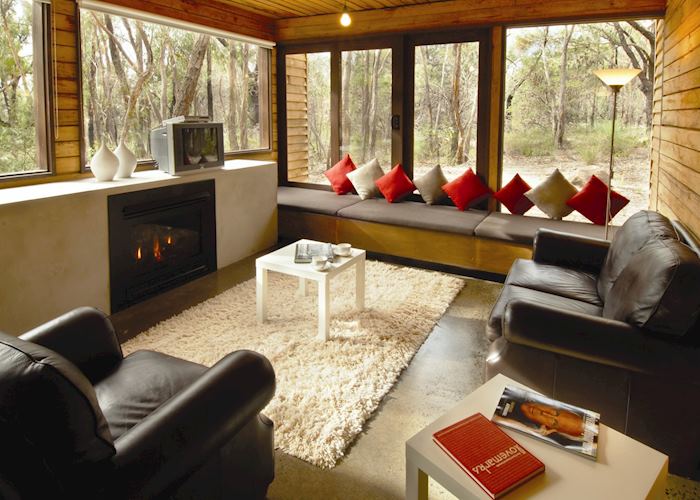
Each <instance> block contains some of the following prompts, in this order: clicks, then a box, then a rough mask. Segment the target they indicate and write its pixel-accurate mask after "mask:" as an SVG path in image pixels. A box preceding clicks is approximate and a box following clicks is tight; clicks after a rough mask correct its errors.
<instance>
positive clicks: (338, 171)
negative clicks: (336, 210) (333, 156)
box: [323, 153, 356, 194]
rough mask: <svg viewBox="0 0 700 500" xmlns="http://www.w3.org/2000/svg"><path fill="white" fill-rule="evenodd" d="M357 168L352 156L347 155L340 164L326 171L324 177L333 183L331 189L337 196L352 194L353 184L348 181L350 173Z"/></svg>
mask: <svg viewBox="0 0 700 500" xmlns="http://www.w3.org/2000/svg"><path fill="white" fill-rule="evenodd" d="M355 168H356V167H355V164H354V163H353V161H352V159H351V158H350V155H349V154H347V153H346V154H345V156H343V158H342V159H341V160H340V161H339V162H338V163H336V164H335V165H333V166H332V167H331V168H329V169H328V170H326V171H325V172H324V173H323V175H325V176H326V178H327V179H328V182H330V183H331V187H332V188H333V191H335V193H336V194H347V193H351V192H352V182H350V179H348V173H350V172H352V171H353V170H355Z"/></svg>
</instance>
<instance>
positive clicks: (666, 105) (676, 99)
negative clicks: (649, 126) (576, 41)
mask: <svg viewBox="0 0 700 500" xmlns="http://www.w3.org/2000/svg"><path fill="white" fill-rule="evenodd" d="M657 28H659V32H660V34H657V45H659V44H660V45H661V48H660V49H659V47H657V58H659V59H661V61H658V60H657V68H656V73H655V82H654V83H655V92H654V100H655V102H654V127H653V134H652V176H651V200H650V204H651V206H652V208H656V209H657V210H659V211H660V212H661V213H663V214H665V215H667V216H668V217H671V218H675V219H678V220H680V221H681V222H683V223H684V224H685V225H686V226H687V227H688V228H689V229H690V230H691V231H692V232H693V233H695V235H700V212H699V210H698V209H700V5H699V4H698V1H697V0H669V2H668V9H667V11H666V17H665V18H664V20H663V21H660V22H659V23H658V24H657Z"/></svg>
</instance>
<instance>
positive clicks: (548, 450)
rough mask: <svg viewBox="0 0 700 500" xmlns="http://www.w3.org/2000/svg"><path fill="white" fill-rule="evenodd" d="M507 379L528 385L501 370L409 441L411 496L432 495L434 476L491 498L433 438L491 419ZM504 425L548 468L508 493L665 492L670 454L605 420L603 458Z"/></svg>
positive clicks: (619, 496) (630, 495) (619, 497)
mask: <svg viewBox="0 0 700 500" xmlns="http://www.w3.org/2000/svg"><path fill="white" fill-rule="evenodd" d="M507 384H513V385H518V386H521V387H526V386H524V385H522V384H518V383H517V382H515V381H514V380H512V379H509V378H508V377H505V376H503V375H497V376H496V377H494V378H492V379H491V380H489V381H488V382H486V383H485V384H484V385H482V386H481V387H479V388H478V389H477V390H475V391H474V392H472V393H471V394H470V395H469V396H467V397H466V398H465V399H464V400H462V402H461V403H459V404H458V405H457V406H456V407H455V408H453V409H452V410H450V411H449V412H447V413H446V414H445V415H443V416H442V417H440V418H438V419H437V420H436V421H434V422H433V423H432V424H430V425H428V426H427V427H426V428H424V429H423V430H421V431H420V432H418V434H416V435H415V436H413V437H412V438H411V439H409V440H408V441H407V442H406V498H407V499H408V500H415V499H427V498H428V476H430V477H432V478H433V479H435V480H436V481H437V482H439V483H440V484H441V485H442V486H444V487H445V488H447V489H448V490H449V491H450V492H451V493H452V494H454V495H456V496H457V497H458V498H460V499H467V498H477V499H488V498H489V496H488V495H487V494H486V493H485V492H484V491H483V490H482V489H481V488H479V486H478V485H477V484H476V483H475V482H474V481H473V480H472V479H471V478H470V477H469V476H468V475H467V473H466V472H464V471H463V470H462V469H461V468H460V467H459V466H458V465H457V464H456V463H455V462H454V461H453V460H452V459H451V458H450V457H449V455H447V453H445V452H444V451H443V450H442V449H440V448H439V447H438V445H436V444H435V443H434V442H433V433H434V432H435V431H438V430H440V429H442V428H444V427H447V426H448V425H450V424H453V423H454V422H457V421H459V420H461V419H463V418H465V417H468V416H469V415H472V414H474V413H477V412H481V413H482V414H483V415H484V416H486V417H487V418H489V419H490V418H491V416H492V415H493V412H494V410H495V409H496V405H497V404H498V400H499V398H500V396H501V393H502V392H503V388H504V387H505V386H506V385H507ZM526 388H527V387H526ZM504 430H505V431H506V433H508V435H510V436H511V437H512V438H513V439H515V440H516V441H517V442H518V443H520V444H522V445H523V446H524V447H525V449H527V450H528V451H530V452H531V453H532V454H533V455H535V456H536V457H537V458H539V459H540V460H541V461H542V462H544V465H545V472H544V474H542V475H540V476H537V477H535V478H533V479H531V480H530V481H528V482H527V483H525V484H523V485H521V486H519V487H518V488H516V489H515V490H513V492H511V493H509V494H508V496H507V498H508V499H516V498H546V499H557V500H559V499H566V500H572V499H592V498H601V499H602V498H606V499H607V498H610V499H613V498H614V499H616V500H623V499H635V500H637V499H641V498H660V499H661V498H664V497H665V492H664V490H665V487H666V475H667V474H668V457H667V456H666V455H664V454H662V453H659V452H658V451H656V450H654V449H652V448H649V447H648V446H646V445H644V444H642V443H640V442H638V441H635V440H634V439H632V438H629V437H627V436H625V435H624V434H621V433H619V432H617V431H615V430H613V429H611V428H609V427H607V426H605V425H602V424H601V426H600V434H599V441H598V460H597V461H595V462H594V461H592V460H589V459H587V458H584V457H581V456H578V455H576V454H574V453H571V452H569V451H566V450H562V449H559V448H556V447H554V446H552V445H550V444H547V443H545V442H543V441H539V440H537V439H535V438H533V437H530V436H527V435H525V434H521V433H519V432H515V431H512V430H510V429H504Z"/></svg>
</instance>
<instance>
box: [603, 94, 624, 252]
mask: <svg viewBox="0 0 700 500" xmlns="http://www.w3.org/2000/svg"><path fill="white" fill-rule="evenodd" d="M621 88H622V85H610V89H611V90H612V93H613V117H612V132H611V133H610V163H609V164H608V196H607V200H606V204H605V239H606V240H607V239H608V231H609V229H610V227H609V226H610V191H611V190H612V179H613V155H614V154H615V149H614V148H615V118H616V117H617V94H618V93H619V92H620V89H621Z"/></svg>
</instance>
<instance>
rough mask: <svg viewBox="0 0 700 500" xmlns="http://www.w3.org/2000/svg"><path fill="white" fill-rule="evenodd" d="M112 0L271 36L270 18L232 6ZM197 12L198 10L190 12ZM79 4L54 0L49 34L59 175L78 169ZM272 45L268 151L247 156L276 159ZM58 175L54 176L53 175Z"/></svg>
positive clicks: (191, 0) (194, 1)
mask: <svg viewBox="0 0 700 500" xmlns="http://www.w3.org/2000/svg"><path fill="white" fill-rule="evenodd" d="M111 3H114V4H118V5H122V6H124V7H132V8H140V9H141V10H144V11H149V12H152V13H154V14H159V15H165V16H169V17H173V18H176V19H181V20H186V21H191V22H194V23H197V24H201V25H205V26H211V27H214V28H218V29H226V30H232V31H235V32H238V33H241V34H244V35H250V36H255V37H257V38H262V39H266V40H271V39H272V34H273V30H274V27H273V24H272V21H270V20H269V19H267V18H264V17H262V16H257V15H255V14H251V13H249V12H244V13H241V12H240V11H239V10H235V9H234V8H233V7H232V6H230V5H226V4H222V3H218V2H211V1H209V2H206V3H205V4H201V2H200V0H189V1H184V0H175V1H171V0H167V1H166V0H149V1H133V0H115V1H113V2H111ZM193 12H196V14H193ZM78 15H79V14H78V7H77V4H76V2H75V0H52V2H51V18H52V26H53V29H52V37H53V45H52V52H53V71H54V81H53V101H54V116H53V118H54V127H55V128H54V136H55V137H54V146H53V152H54V158H55V171H56V174H57V176H61V175H66V174H77V173H80V171H81V156H80V120H81V109H80V84H79V83H80V78H79V74H80V73H79V71H80V66H79V64H80V60H79V53H80V51H79V50H78V44H79V36H78V26H79V20H78ZM274 61H275V51H274V49H273V51H272V55H271V69H272V71H271V79H270V81H271V86H272V89H271V90H272V101H271V105H272V111H271V114H272V151H271V152H265V153H251V154H250V155H246V156H249V157H250V158H255V159H270V160H276V159H277V133H276V123H277V105H276V102H275V101H276V97H275V95H276V93H275V64H274ZM57 180H58V179H57Z"/></svg>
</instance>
